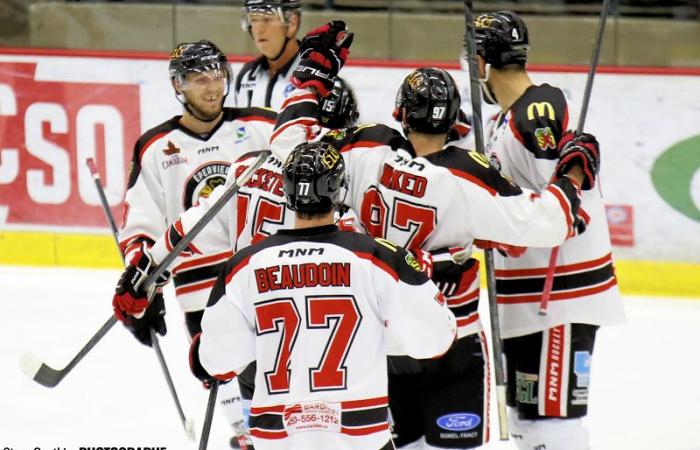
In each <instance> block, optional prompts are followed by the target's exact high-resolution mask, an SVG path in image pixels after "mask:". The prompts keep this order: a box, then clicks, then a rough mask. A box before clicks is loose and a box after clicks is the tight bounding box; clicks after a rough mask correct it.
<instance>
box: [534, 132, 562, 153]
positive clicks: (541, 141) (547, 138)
mask: <svg viewBox="0 0 700 450" xmlns="http://www.w3.org/2000/svg"><path fill="white" fill-rule="evenodd" d="M535 138H536V139H537V146H538V147H539V148H540V150H542V151H544V150H547V149H550V148H551V149H552V150H554V149H555V148H557V139H556V138H555V137H554V133H553V132H552V129H551V128H549V127H545V128H538V129H536V130H535Z"/></svg>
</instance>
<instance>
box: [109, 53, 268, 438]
mask: <svg viewBox="0 0 700 450" xmlns="http://www.w3.org/2000/svg"><path fill="white" fill-rule="evenodd" d="M169 69H170V78H171V80H172V85H173V89H174V90H175V95H176V96H177V98H178V100H179V101H180V102H181V103H182V105H183V108H184V111H183V114H182V115H181V116H176V117H173V118H172V119H169V120H168V121H166V122H164V123H162V124H160V125H158V126H157V127H155V128H153V129H151V130H149V131H147V132H146V133H144V134H143V135H142V136H141V137H140V138H139V140H138V141H137V143H136V146H135V149H134V155H133V160H132V163H131V170H130V176H129V183H128V189H127V192H126V196H125V200H124V224H123V228H122V230H121V232H120V239H119V240H120V246H121V248H122V250H123V251H124V255H125V260H126V261H131V263H132V267H137V266H138V264H139V261H140V258H142V255H143V253H142V250H143V249H145V248H148V247H150V246H151V244H153V242H154V241H155V240H156V238H158V237H159V236H160V235H161V234H162V233H163V232H164V231H165V229H166V228H167V226H168V225H170V224H171V223H173V222H174V221H175V219H176V218H177V217H178V216H179V215H180V214H181V213H182V212H183V211H185V210H187V209H189V208H190V207H191V206H193V205H195V204H197V202H198V201H199V199H200V198H201V197H206V196H207V195H209V194H210V193H211V192H212V190H213V189H214V188H215V187H216V186H218V185H220V184H223V183H224V181H225V180H226V175H227V173H228V169H229V166H230V164H231V163H232V162H233V161H235V160H236V159H238V157H240V156H241V155H243V154H244V153H247V152H249V151H253V150H260V149H264V148H267V147H268V141H269V138H270V134H271V131H272V127H273V125H274V121H275V114H274V113H272V112H270V111H268V110H265V109H260V108H224V107H223V103H224V99H225V98H226V95H227V94H228V91H229V85H230V81H231V72H230V68H229V65H228V62H227V60H226V56H225V55H224V54H223V53H222V52H221V51H220V50H219V49H218V48H217V46H216V45H214V44H213V43H212V42H209V41H205V40H202V41H198V42H193V43H183V44H180V45H178V46H176V47H175V49H174V50H173V51H172V53H171V55H170V65H169ZM230 256H231V249H230V248H221V249H220V250H219V251H218V252H217V253H214V254H208V255H206V257H202V256H200V257H198V258H196V257H195V258H192V259H190V260H188V261H187V262H184V263H182V264H180V265H177V266H176V267H175V268H174V269H173V274H174V281H175V293H176V296H177V300H178V303H179V304H180V307H181V309H182V310H183V312H184V313H185V322H186V324H187V329H188V331H189V333H190V335H191V336H193V335H194V334H196V333H197V332H199V329H200V328H199V327H200V325H199V322H200V320H201V316H202V311H203V310H204V307H205V306H206V301H207V298H208V294H209V291H210V289H211V287H212V286H213V284H214V280H215V279H216V275H217V274H218V270H219V269H220V266H221V263H223V262H224V261H226V260H227V259H228V258H229V257H230ZM162 281H164V280H162ZM123 294H124V293H123V292H122V295H121V296H118V297H117V298H115V312H116V314H117V317H118V318H119V319H120V320H122V321H123V322H124V324H125V325H126V326H127V328H129V329H130V330H131V331H132V333H134V335H135V336H136V338H137V339H138V340H139V341H140V342H142V343H143V344H145V345H151V338H150V331H149V328H153V329H155V330H156V331H157V332H158V333H159V334H161V335H164V334H165V332H166V328H165V321H164V318H163V315H164V314H165V306H164V303H163V298H162V296H161V295H158V296H157V297H156V298H155V300H154V301H153V304H152V306H151V308H149V311H148V313H147V317H145V318H141V319H137V320H134V318H133V317H129V316H125V315H124V314H122V313H121V312H122V311H124V310H125V309H127V308H126V307H124V305H121V306H120V304H121V303H122V302H126V303H128V302H129V299H128V298H127V297H125V296H124V295H123ZM227 389H233V390H235V386H234V385H233V384H232V385H231V387H230V388H227ZM225 391H226V390H224V392H222V396H221V403H222V404H224V405H227V406H225V407H224V410H225V411H226V413H227V417H228V418H229V421H230V423H231V424H232V425H236V427H238V428H240V424H239V423H238V422H240V421H241V413H240V412H237V410H239V409H240V404H239V403H240V402H238V401H231V399H232V398H235V399H237V397H238V394H237V393H236V392H231V393H227V392H225ZM237 432H240V430H237Z"/></svg>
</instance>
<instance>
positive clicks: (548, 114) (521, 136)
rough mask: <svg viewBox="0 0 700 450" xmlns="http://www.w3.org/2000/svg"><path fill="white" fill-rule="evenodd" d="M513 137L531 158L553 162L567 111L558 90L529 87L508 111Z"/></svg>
mask: <svg viewBox="0 0 700 450" xmlns="http://www.w3.org/2000/svg"><path fill="white" fill-rule="evenodd" d="M511 110H512V112H513V116H512V117H513V120H514V123H511V124H510V126H511V129H512V130H513V133H514V134H515V137H516V138H518V140H519V141H520V142H521V143H522V144H523V145H524V146H525V148H527V149H528V150H529V151H530V152H531V153H532V154H533V155H534V156H535V158H539V159H557V158H559V153H558V152H557V143H558V142H559V138H561V135H562V134H563V133H564V132H565V131H566V127H567V126H568V121H569V110H568V106H567V104H566V98H565V97H564V93H563V92H562V91H561V89H558V88H555V87H553V86H550V85H548V84H543V85H540V86H530V87H529V88H528V89H527V90H526V91H525V93H524V94H523V95H522V96H521V97H520V98H519V99H518V100H516V102H515V103H514V104H513V106H512V107H511Z"/></svg>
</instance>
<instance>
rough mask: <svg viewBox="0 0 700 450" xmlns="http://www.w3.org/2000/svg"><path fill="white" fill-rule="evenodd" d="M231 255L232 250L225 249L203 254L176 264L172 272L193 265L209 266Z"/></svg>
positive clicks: (192, 266)
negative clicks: (211, 253) (203, 255)
mask: <svg viewBox="0 0 700 450" xmlns="http://www.w3.org/2000/svg"><path fill="white" fill-rule="evenodd" d="M232 255H233V252H232V251H230V250H229V251H226V252H223V253H217V254H214V255H211V256H205V257H204V258H197V259H195V260H192V261H186V262H184V263H182V264H180V265H179V266H177V267H176V268H175V269H173V274H176V273H178V272H180V271H183V270H187V269H192V268H195V267H200V266H209V265H211V264H214V263H218V262H221V261H225V260H227V259H229V258H230V257H231V256H232Z"/></svg>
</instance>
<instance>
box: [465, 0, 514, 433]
mask: <svg viewBox="0 0 700 450" xmlns="http://www.w3.org/2000/svg"><path fill="white" fill-rule="evenodd" d="M464 24H465V28H466V29H465V43H466V47H467V59H468V62H469V82H470V91H471V101H472V122H473V124H472V130H474V141H475V143H476V151H477V152H479V153H480V154H482V155H485V154H486V150H485V149H484V134H483V133H484V131H483V128H482V121H481V86H480V85H479V81H478V80H477V77H478V68H477V64H476V41H475V38H474V17H473V14H472V2H471V0H464ZM484 261H485V263H486V289H487V291H488V297H489V317H490V319H491V345H492V347H493V369H494V378H495V381H496V403H497V405H498V430H499V436H500V439H501V440H502V441H507V440H508V416H507V412H506V380H505V374H504V370H503V348H502V341H501V328H500V323H499V319H498V302H497V301H496V276H495V273H494V269H493V250H492V249H486V250H484Z"/></svg>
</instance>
